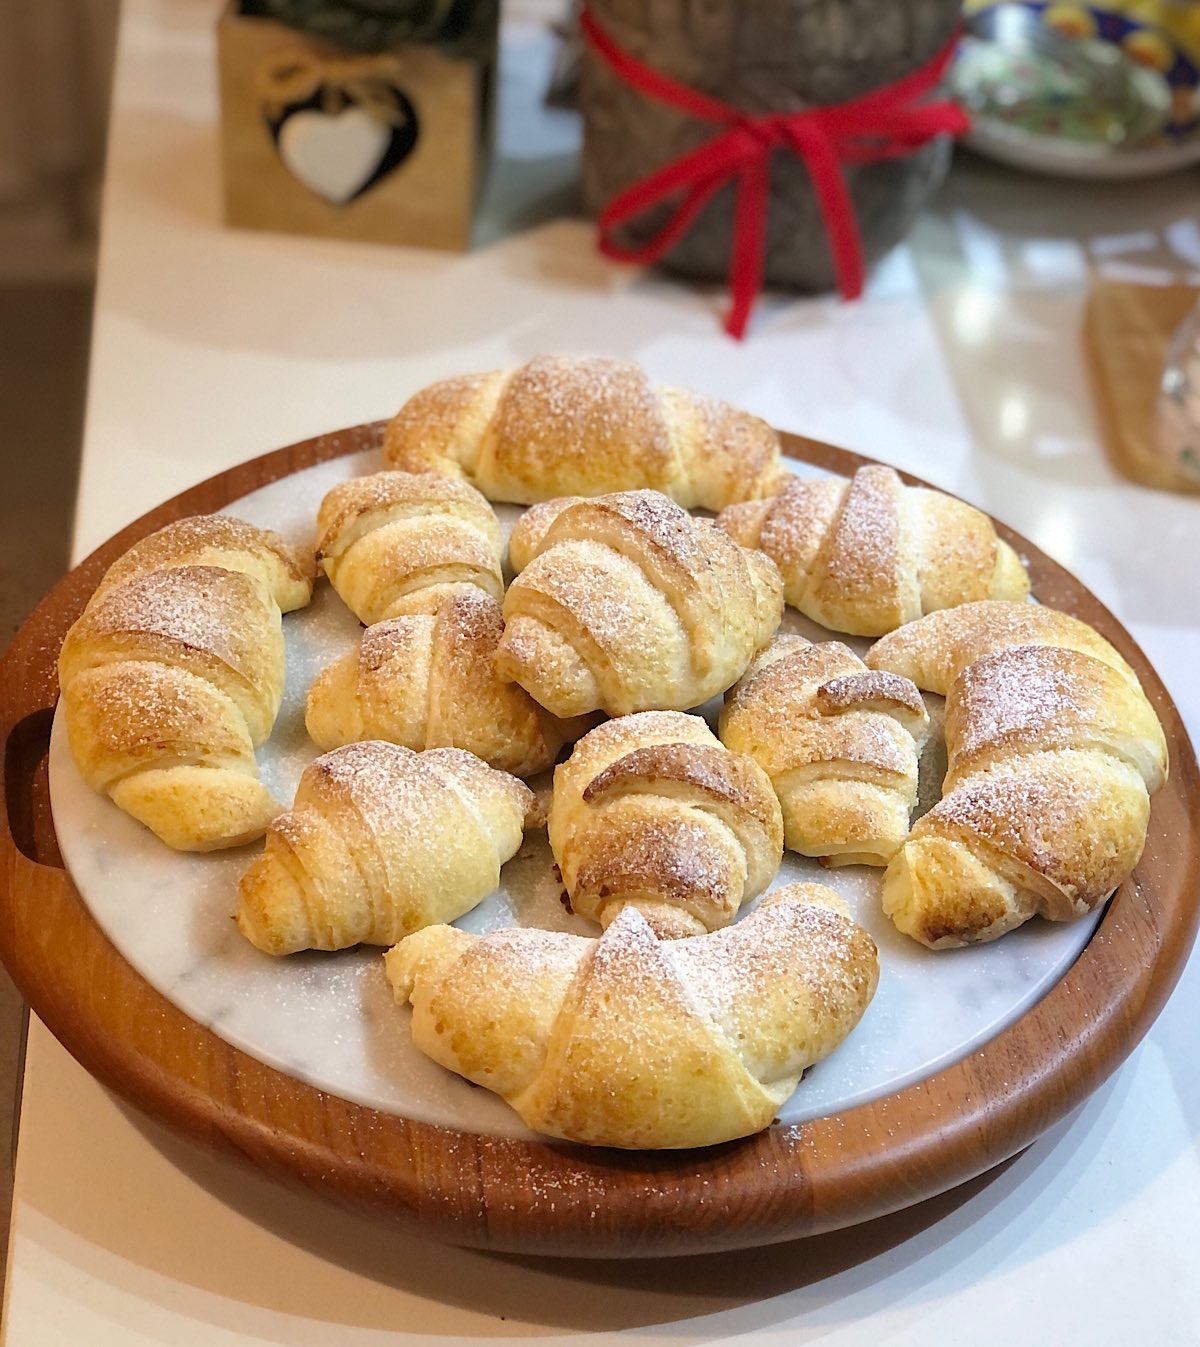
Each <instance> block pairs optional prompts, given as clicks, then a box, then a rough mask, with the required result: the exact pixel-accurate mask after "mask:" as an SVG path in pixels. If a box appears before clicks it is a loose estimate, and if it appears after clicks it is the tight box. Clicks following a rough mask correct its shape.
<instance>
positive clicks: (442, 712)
mask: <svg viewBox="0 0 1200 1347" xmlns="http://www.w3.org/2000/svg"><path fill="white" fill-rule="evenodd" d="M503 631H504V620H503V618H502V617H501V614H500V605H499V604H498V603H497V602H496V600H495V599H493V598H492V597H491V595H489V594H485V593H484V592H483V591H482V590H480V589H475V588H473V587H470V586H466V587H464V588H462V589H461V590H459V591H457V592H453V593H450V594H447V595H446V596H445V597H443V599H442V600H441V602H440V603H439V604H438V606H437V609H436V610H435V611H434V612H432V613H414V614H411V615H409V616H407V617H395V618H391V619H389V620H388V621H386V622H379V623H376V624H375V626H373V627H368V628H367V630H366V631H365V632H364V633H363V637H362V642H361V644H360V646H359V648H358V650H356V651H353V652H351V653H350V654H348V655H346V656H345V657H344V658H342V659H340V660H338V661H337V663H336V664H333V665H331V666H330V667H329V668H328V669H325V670H324V671H323V672H322V673H320V674H318V676H317V678H316V680H315V681H314V682H313V685H312V687H311V688H310V689H309V693H308V705H307V710H306V712H305V723H306V725H307V726H308V732H309V735H310V736H311V738H312V739H313V741H314V743H316V745H317V747H318V748H320V749H322V750H323V751H327V750H329V749H333V748H338V747H340V746H341V745H343V744H349V743H353V742H354V741H356V740H358V739H386V740H388V741H389V742H390V743H393V744H403V745H404V746H405V747H406V748H413V749H418V750H419V749H423V748H441V747H450V748H465V749H468V750H469V751H470V752H472V753H474V754H475V755H476V756H477V757H480V758H482V759H483V760H484V761H485V762H487V763H489V764H490V765H491V766H493V767H497V768H499V769H500V770H501V771H505V772H512V773H513V775H514V776H531V775H532V774H533V773H535V772H540V771H543V770H544V769H545V768H547V767H550V766H552V765H553V763H554V759H555V758H556V757H557V756H558V750H559V749H560V748H561V747H562V746H563V744H564V743H566V742H567V741H568V740H571V739H575V738H577V737H578V736H579V735H580V734H582V733H583V731H584V730H585V729H586V728H587V725H588V722H587V721H585V720H581V721H562V720H559V719H558V718H557V717H555V716H552V715H551V714H550V712H549V711H545V710H543V709H542V708H541V707H540V706H539V705H538V704H537V703H536V702H535V701H534V700H533V698H532V697H531V696H530V695H529V693H527V692H526V691H525V689H524V688H522V687H519V686H518V685H517V684H516V683H502V682H501V681H500V680H499V679H498V678H497V677H496V674H495V671H494V670H493V667H492V664H493V660H494V659H495V654H496V647H497V646H498V645H499V643H500V636H501V633H502V632H503Z"/></svg>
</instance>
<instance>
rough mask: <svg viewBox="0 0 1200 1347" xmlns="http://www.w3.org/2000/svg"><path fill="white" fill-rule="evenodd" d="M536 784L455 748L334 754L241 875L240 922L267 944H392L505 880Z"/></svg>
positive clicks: (386, 747) (363, 746) (373, 744)
mask: <svg viewBox="0 0 1200 1347" xmlns="http://www.w3.org/2000/svg"><path fill="white" fill-rule="evenodd" d="M532 807H533V795H532V792H530V791H529V790H528V789H527V788H526V787H525V786H524V785H522V784H521V782H520V781H518V780H517V779H516V778H515V777H513V776H509V775H508V774H507V773H504V772H497V771H495V770H494V769H493V768H491V767H489V766H488V765H487V764H486V763H484V762H481V761H480V760H479V759H478V758H476V757H475V756H474V755H473V754H471V753H466V752H464V751H462V750H461V749H456V748H439V749H432V750H431V751H430V752H428V753H414V752H412V751H411V750H410V749H407V748H401V747H399V746H398V745H396V744H386V743H380V742H377V741H372V740H367V741H366V742H364V743H359V744H349V745H347V746H346V747H345V748H340V749H338V750H336V751H335V752H333V753H327V754H325V755H324V756H323V757H320V758H317V759H316V761H315V762H312V763H310V764H309V766H308V767H307V768H305V770H304V774H303V775H302V776H301V778H300V785H299V788H298V789H297V791H296V800H295V804H294V805H293V807H292V809H291V810H290V811H289V812H288V813H286V814H282V815H281V816H280V817H279V818H277V819H276V820H275V821H274V823H272V825H271V827H270V828H269V829H268V831H267V840H266V848H265V850H264V851H263V853H262V854H261V855H260V856H259V857H257V858H256V859H255V860H254V861H253V862H252V863H251V865H250V867H249V868H248V869H247V871H246V873H245V874H244V875H243V876H242V881H241V904H240V906H239V908H238V912H237V923H238V927H239V929H240V930H241V932H242V934H243V935H244V936H245V937H246V938H247V940H249V941H250V942H251V943H252V944H254V945H256V946H257V947H258V948H259V949H261V950H263V951H264V952H265V953H267V954H277V955H282V954H292V953H295V952H296V951H298V950H302V949H325V950H333V949H344V948H346V947H347V946H350V945H357V944H360V943H361V944H370V945H392V944H394V943H395V942H396V941H397V940H400V939H402V938H403V937H404V936H406V935H409V934H410V933H411V932H413V931H416V930H419V929H420V928H421V927H422V926H428V925H430V924H431V923H434V922H444V921H453V920H454V919H455V917H460V916H462V914H463V913H464V912H467V911H469V910H470V909H471V908H472V907H474V906H475V905H476V904H477V903H478V902H479V901H480V900H481V899H483V898H486V897H487V895H488V894H489V893H492V892H494V890H495V889H496V886H497V885H498V884H499V882H500V867H501V866H502V865H503V864H504V862H505V861H507V860H509V859H510V858H511V857H512V856H513V855H515V854H516V851H517V849H518V847H520V845H521V837H522V834H523V831H524V826H525V819H526V816H527V814H528V813H529V811H530V810H531V809H532Z"/></svg>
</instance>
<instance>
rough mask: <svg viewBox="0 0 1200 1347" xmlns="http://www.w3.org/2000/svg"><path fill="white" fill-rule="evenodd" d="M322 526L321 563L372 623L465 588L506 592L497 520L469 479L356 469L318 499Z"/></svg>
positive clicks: (423, 608) (424, 607)
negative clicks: (363, 474) (364, 473)
mask: <svg viewBox="0 0 1200 1347" xmlns="http://www.w3.org/2000/svg"><path fill="white" fill-rule="evenodd" d="M317 530H318V533H319V535H320V538H319V541H318V544H317V559H318V561H319V563H320V565H321V568H322V569H323V570H324V571H325V574H326V575H328V576H329V579H330V582H331V583H332V585H333V587H334V589H336V590H337V592H338V594H340V595H341V597H342V599H343V601H344V602H345V604H346V606H347V608H349V609H350V611H351V612H352V613H353V614H354V616H355V617H357V618H358V620H359V621H360V622H363V623H366V624H367V625H370V624H372V623H375V622H383V621H385V620H386V619H387V618H389V617H399V616H401V615H402V614H405V613H423V612H432V611H433V609H434V608H436V607H437V605H438V604H439V603H440V602H441V600H442V599H443V598H444V597H446V596H447V595H448V594H454V593H460V592H461V591H462V590H464V589H481V590H482V591H483V592H484V593H485V594H490V595H491V596H492V598H494V599H497V600H499V599H500V597H501V596H502V595H503V593H504V581H503V578H502V576H501V573H500V556H501V553H502V551H503V546H504V544H503V539H502V537H501V533H500V524H499V521H498V520H497V519H496V516H495V514H494V512H493V511H492V507H491V506H490V505H489V504H488V503H487V501H486V500H484V498H483V497H482V496H481V495H480V494H479V492H478V491H476V490H475V489H474V487H471V486H468V485H467V483H466V482H455V481H452V480H450V479H448V478H445V477H438V476H435V475H434V474H433V473H428V472H427V473H417V474H414V473H406V472H377V473H373V474H371V475H370V476H367V477H352V478H351V479H350V480H349V481H346V482H339V483H338V485H337V486H335V487H334V488H333V490H332V491H330V492H329V493H328V494H327V495H326V497H325V499H324V500H323V501H322V502H321V507H320V510H319V512H318V514H317Z"/></svg>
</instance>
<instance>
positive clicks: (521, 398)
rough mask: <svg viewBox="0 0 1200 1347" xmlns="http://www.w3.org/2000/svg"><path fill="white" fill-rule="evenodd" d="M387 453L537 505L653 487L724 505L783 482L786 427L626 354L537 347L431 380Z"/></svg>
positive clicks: (402, 463) (681, 498) (413, 467)
mask: <svg viewBox="0 0 1200 1347" xmlns="http://www.w3.org/2000/svg"><path fill="white" fill-rule="evenodd" d="M384 453H385V455H386V457H387V461H388V463H389V464H390V465H391V466H392V467H394V468H401V469H403V470H405V471H406V472H421V471H426V470H431V471H433V472H440V473H443V474H445V475H446V476H449V477H457V478H461V479H463V480H465V481H468V482H471V483H472V484H473V485H474V486H477V487H478V488H479V489H480V491H482V492H483V494H484V495H485V496H487V497H488V498H489V499H491V500H507V501H515V502H517V503H519V504H524V505H528V504H531V503H532V502H533V501H540V500H548V499H550V498H551V497H552V496H565V495H570V494H575V495H580V496H598V495H602V494H604V493H606V492H610V491H628V490H633V489H636V488H638V487H651V488H653V489H655V490H658V491H662V492H665V493H666V494H667V495H668V496H670V497H671V498H672V499H673V500H677V501H678V502H679V503H680V504H681V505H685V506H688V507H695V506H701V507H703V508H705V509H709V510H719V509H721V508H722V507H723V506H726V505H729V504H731V503H732V502H733V501H740V500H751V499H753V498H754V497H756V496H765V495H769V494H770V493H771V492H772V491H778V490H779V487H780V485H781V483H782V481H783V469H782V467H781V466H780V459H779V437H778V436H777V435H776V434H775V432H774V431H773V430H772V429H771V428H770V426H768V425H767V424H766V422H765V421H760V420H759V419H758V417H756V416H750V415H749V414H748V413H747V412H743V411H739V410H737V408H735V407H730V406H728V405H727V404H725V403H723V402H717V401H716V400H715V399H713V398H706V397H700V396H699V395H697V394H695V393H687V392H684V391H682V390H681V389H676V388H662V387H654V386H653V385H651V383H650V381H649V380H648V379H647V378H646V376H645V374H644V373H643V372H642V370H640V369H639V368H638V367H637V365H633V364H630V363H628V362H627V361H623V360H603V359H597V358H590V357H578V358H577V357H567V356H539V357H537V358H536V359H534V360H531V361H529V363H528V364H526V365H522V366H521V367H520V368H519V369H515V370H500V371H496V372H494V373H490V374H470V375H466V376H464V377H462V378H457V379H446V380H444V381H443V382H441V383H436V384H433V385H432V386H431V387H429V388H426V389H423V390H422V391H421V392H419V393H417V394H416V395H415V396H414V397H412V398H410V399H409V401H408V402H407V403H406V404H405V405H404V406H403V407H402V408H401V409H400V411H399V412H398V413H397V415H396V416H395V417H394V418H393V420H392V422H391V424H390V425H389V426H388V428H387V435H386V438H385V440H384Z"/></svg>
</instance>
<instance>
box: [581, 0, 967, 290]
mask: <svg viewBox="0 0 1200 1347" xmlns="http://www.w3.org/2000/svg"><path fill="white" fill-rule="evenodd" d="M589 4H590V9H591V12H592V14H593V15H594V16H595V18H596V20H597V22H598V23H599V24H600V25H601V26H602V27H603V28H604V29H605V30H606V31H607V32H608V33H609V34H610V36H611V37H612V38H613V39H614V40H615V41H616V42H617V43H618V44H619V45H620V46H621V47H623V48H624V49H625V50H626V51H628V52H630V53H631V54H632V55H634V56H636V57H637V58H638V59H639V60H641V61H644V62H645V63H646V64H647V65H651V66H653V67H654V68H655V69H656V70H660V71H662V73H663V74H666V75H669V76H671V77H672V78H674V79H676V80H679V81H680V82H682V83H684V84H687V85H689V86H691V87H692V88H694V89H698V90H701V91H702V92H704V93H707V94H710V95H712V96H713V97H714V98H717V99H719V100H720V101H721V102H723V103H726V104H728V105H730V106H732V107H736V108H739V109H741V110H742V111H744V112H747V113H750V114H751V115H760V114H762V113H767V112H794V111H799V110H801V109H803V108H807V107H812V106H814V105H817V104H822V103H835V102H842V101H844V100H846V99H848V98H855V97H857V96H859V95H860V94H864V93H867V92H868V91H869V90H871V89H875V88H878V87H879V86H880V85H883V84H890V83H891V82H892V81H893V80H897V79H899V78H901V76H903V75H906V74H908V73H909V72H910V71H911V70H915V69H916V68H917V67H919V66H922V65H925V64H926V63H927V62H928V61H930V60H931V59H932V58H933V57H934V56H935V55H936V54H937V53H938V51H940V50H941V48H942V47H943V46H944V45H945V43H946V42H947V41H948V40H949V38H950V35H951V33H952V32H953V30H954V27H955V25H956V24H957V23H958V21H959V16H960V14H961V0H589ZM581 103H582V108H583V117H584V154H583V189H584V200H585V203H586V205H587V208H588V210H589V211H590V212H592V213H593V214H598V213H599V212H600V210H601V209H602V208H603V206H604V205H605V204H606V203H607V202H609V201H610V200H611V199H612V198H613V196H615V195H616V194H617V193H618V192H619V191H621V190H622V189H624V188H626V187H628V186H630V184H632V183H634V182H636V181H637V180H638V179H639V178H642V177H644V176H645V175H646V174H648V173H652V172H654V171H655V170H656V169H659V168H661V167H662V166H663V165H664V164H666V163H668V162H670V161H671V160H672V159H676V158H678V157H679V156H680V155H682V154H686V153H688V151H690V150H693V149H695V148H696V147H697V146H698V145H700V144H702V143H703V142H704V141H705V140H707V139H709V138H710V137H712V136H713V135H715V134H716V133H717V132H718V131H719V128H718V127H716V126H714V125H713V124H712V123H710V122H701V121H698V120H696V119H694V118H691V117H689V116H687V115H686V114H685V113H682V112H679V111H677V110H676V109H675V108H672V107H669V106H667V105H666V104H664V103H661V102H659V101H657V100H656V99H653V98H651V97H650V96H648V95H647V94H643V93H641V92H640V91H638V90H637V89H633V88H630V87H629V86H628V85H626V84H624V83H623V82H622V81H621V80H620V79H618V78H617V76H616V75H615V74H614V73H613V72H612V71H611V70H610V69H609V68H608V66H607V65H606V64H605V63H604V61H603V59H602V58H600V57H598V56H597V55H596V54H595V53H594V52H591V51H590V50H586V49H585V55H584V62H583V70H582V83H581ZM949 159H950V144H949V142H948V141H947V140H945V139H939V140H937V141H932V142H930V143H929V144H927V145H925V146H923V147H922V148H921V149H919V150H917V151H915V152H914V153H913V154H910V155H907V156H905V157H904V158H902V159H895V160H890V161H886V162H883V163H879V164H864V165H845V166H844V167H843V172H844V174H845V178H846V182H847V185H848V187H849V190H850V195H851V199H852V200H853V203H854V209H855V213H856V215H857V217H858V226H859V231H860V233H861V236H862V241H863V250H864V253H865V256H866V260H867V263H868V264H870V263H871V262H872V261H874V260H875V259H876V258H878V257H880V256H882V254H884V253H885V252H887V251H888V249H889V248H891V247H893V246H894V245H895V244H896V243H898V242H899V241H900V239H901V238H903V237H904V235H905V233H906V232H907V230H908V228H909V226H910V225H911V224H912V221H913V218H914V217H915V215H916V214H917V212H918V211H919V210H920V208H921V206H922V205H923V204H924V203H925V201H926V200H927V199H928V197H929V196H930V194H931V193H932V192H933V191H934V189H935V188H936V187H937V185H938V183H939V182H940V181H941V179H942V177H943V175H944V173H945V171H946V167H947V165H948V163H949ZM733 202H734V185H733V183H732V182H731V183H728V184H726V185H725V186H724V187H722V188H721V189H720V190H719V191H718V192H717V194H716V195H715V196H714V197H713V198H712V200H711V201H710V202H709V204H708V205H707V206H706V207H705V209H704V210H703V211H702V212H701V214H700V215H699V217H698V218H697V219H696V221H695V223H694V224H693V226H692V228H691V230H690V231H689V233H688V234H687V236H686V237H685V238H683V239H681V240H680V241H679V242H678V243H677V244H676V245H675V246H674V248H672V250H671V251H670V253H668V254H667V255H666V257H664V259H663V264H664V265H666V266H668V267H670V268H672V269H673V270H676V271H679V272H681V273H683V274H685V275H688V276H695V277H699V278H702V279H706V280H720V279H724V278H725V277H726V276H727V275H728V272H729V259H730V236H731V230H732V224H733ZM669 215H670V206H669V205H663V206H660V207H655V208H653V209H652V210H648V211H647V212H646V213H645V214H644V215H642V216H639V217H638V218H637V219H636V220H634V221H630V222H628V223H627V224H626V225H624V226H623V227H622V232H621V233H620V234H619V235H618V238H619V240H620V242H622V243H624V244H639V243H643V242H645V241H646V240H647V239H648V238H649V237H650V236H652V235H653V234H655V233H656V232H657V231H658V230H659V229H660V228H661V227H662V224H663V222H664V221H665V220H666V219H667V218H668V217H669ZM766 280H767V282H768V283H769V284H773V285H780V286H787V287H793V288H797V289H803V290H827V289H832V288H835V287H836V284H837V281H836V276H835V273H834V268H833V262H832V259H831V256H830V251H829V247H828V244H827V242H826V239H825V228H824V224H823V222H822V219H821V215H820V211H819V209H818V205H817V200H816V196H815V194H814V192H813V189H812V185H811V183H810V181H809V178H808V173H807V171H806V170H805V167H804V165H803V164H802V163H801V162H800V160H799V159H797V158H796V157H795V156H794V155H790V154H786V153H784V152H782V151H776V152H775V153H774V154H773V155H772V156H771V194H770V206H769V211H768V223H767V246H766Z"/></svg>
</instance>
